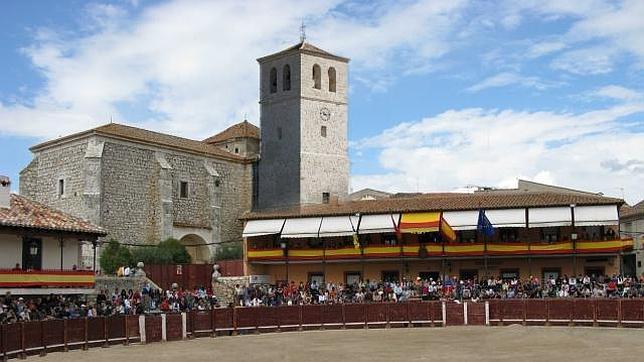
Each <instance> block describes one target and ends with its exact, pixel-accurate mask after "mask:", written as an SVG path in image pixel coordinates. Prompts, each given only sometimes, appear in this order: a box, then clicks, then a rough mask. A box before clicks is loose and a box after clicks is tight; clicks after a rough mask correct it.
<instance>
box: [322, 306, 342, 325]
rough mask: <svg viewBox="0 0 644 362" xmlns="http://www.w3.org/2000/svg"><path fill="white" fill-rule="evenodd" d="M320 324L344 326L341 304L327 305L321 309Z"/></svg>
mask: <svg viewBox="0 0 644 362" xmlns="http://www.w3.org/2000/svg"><path fill="white" fill-rule="evenodd" d="M322 322H323V323H324V325H325V326H330V325H342V324H344V311H343V310H342V305H341V304H327V305H324V307H323V309H322Z"/></svg>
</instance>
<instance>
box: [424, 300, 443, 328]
mask: <svg viewBox="0 0 644 362" xmlns="http://www.w3.org/2000/svg"><path fill="white" fill-rule="evenodd" d="M428 308H429V318H430V319H431V321H432V323H444V322H445V321H443V302H429V306H428Z"/></svg>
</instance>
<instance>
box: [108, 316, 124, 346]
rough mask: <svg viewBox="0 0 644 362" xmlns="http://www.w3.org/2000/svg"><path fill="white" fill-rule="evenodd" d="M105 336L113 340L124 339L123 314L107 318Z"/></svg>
mask: <svg viewBox="0 0 644 362" xmlns="http://www.w3.org/2000/svg"><path fill="white" fill-rule="evenodd" d="M107 337H108V338H109V340H110V341H113V342H114V341H122V340H124V339H125V316H114V317H109V318H107Z"/></svg>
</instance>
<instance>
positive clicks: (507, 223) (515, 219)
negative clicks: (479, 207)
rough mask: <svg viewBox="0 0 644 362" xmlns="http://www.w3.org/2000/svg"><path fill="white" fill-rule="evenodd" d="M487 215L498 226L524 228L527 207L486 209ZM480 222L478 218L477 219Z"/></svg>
mask: <svg viewBox="0 0 644 362" xmlns="http://www.w3.org/2000/svg"><path fill="white" fill-rule="evenodd" d="M485 216H487V219H488V220H490V222H491V223H492V225H493V226H494V227H497V228H524V227H525V209H494V210H485ZM477 222H478V219H477Z"/></svg>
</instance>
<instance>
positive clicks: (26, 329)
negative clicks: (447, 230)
mask: <svg viewBox="0 0 644 362" xmlns="http://www.w3.org/2000/svg"><path fill="white" fill-rule="evenodd" d="M422 327H426V328H422ZM432 327H433V328H432ZM642 327H644V300H642V299H623V300H622V299H594V300H591V299H561V300H491V301H487V302H478V303H474V302H466V303H455V302H439V301H436V302H406V303H377V304H376V303H373V304H336V305H305V306H284V307H256V308H234V309H232V308H230V309H216V310H213V311H203V312H190V313H182V314H167V315H148V316H131V317H129V316H128V317H124V316H120V317H108V318H90V319H74V320H50V321H42V322H26V323H15V324H8V325H3V326H2V330H1V331H0V332H1V333H0V336H1V337H2V338H1V342H2V344H1V349H0V351H2V355H3V357H4V358H15V357H25V356H36V355H41V356H43V358H41V359H38V360H41V361H79V360H92V361H96V362H99V361H113V360H123V359H135V360H138V359H142V358H154V359H155V361H176V360H178V359H181V360H182V361H185V362H187V361H202V360H207V359H217V360H220V361H233V360H256V359H260V358H261V359H263V360H273V359H278V358H279V359H283V360H333V359H339V360H345V359H352V360H402V359H406V360H429V359H452V360H453V359H459V360H460V359H465V358H472V359H477V360H503V359H509V358H516V357H520V358H522V359H527V360H536V359H541V360H543V359H544V358H545V359H548V358H553V359H557V360H559V359H563V358H565V359H569V360H582V359H583V360H605V359H607V358H620V357H625V358H628V357H631V358H633V357H636V356H641V355H642V354H643V353H644V344H642V343H641V341H642V338H643V337H644V330H642ZM98 347H104V348H98ZM106 347H109V348H106ZM62 351H68V352H67V353H63V352H62ZM29 358H30V359H36V358H38V357H29Z"/></svg>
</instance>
